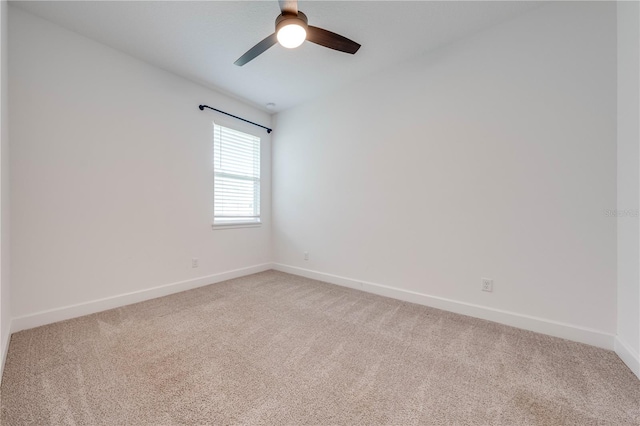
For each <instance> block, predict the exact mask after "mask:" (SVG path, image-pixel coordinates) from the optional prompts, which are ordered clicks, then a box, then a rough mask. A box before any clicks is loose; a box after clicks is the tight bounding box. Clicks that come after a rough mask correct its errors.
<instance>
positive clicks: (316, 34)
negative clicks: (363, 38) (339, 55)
mask: <svg viewBox="0 0 640 426" xmlns="http://www.w3.org/2000/svg"><path fill="white" fill-rule="evenodd" d="M307 40H309V41H310V42H312V43H315V44H319V45H320V46H324V47H328V48H329V49H333V50H339V51H340V52H345V53H351V54H352V55H353V54H354V53H356V52H357V51H358V49H360V45H359V44H358V43H356V42H355V41H353V40H349V39H348V38H346V37H343V36H341V35H340V34H336V33H332V32H331V31H327V30H323V29H322V28H318V27H314V26H312V25H309V28H308V29H307Z"/></svg>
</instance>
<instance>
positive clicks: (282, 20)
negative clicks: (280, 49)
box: [276, 12, 308, 33]
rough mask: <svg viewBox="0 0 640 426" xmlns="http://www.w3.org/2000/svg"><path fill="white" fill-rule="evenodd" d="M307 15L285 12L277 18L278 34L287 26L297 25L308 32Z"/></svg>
mask: <svg viewBox="0 0 640 426" xmlns="http://www.w3.org/2000/svg"><path fill="white" fill-rule="evenodd" d="M307 22H308V21H307V15H305V14H304V13H302V12H298V14H297V15H296V14H293V13H287V12H283V13H281V14H280V15H278V17H277V18H276V33H277V32H278V31H279V30H280V28H282V27H284V26H285V25H290V24H297V25H300V26H301V27H302V28H304V29H305V31H306V30H307V26H308V24H307Z"/></svg>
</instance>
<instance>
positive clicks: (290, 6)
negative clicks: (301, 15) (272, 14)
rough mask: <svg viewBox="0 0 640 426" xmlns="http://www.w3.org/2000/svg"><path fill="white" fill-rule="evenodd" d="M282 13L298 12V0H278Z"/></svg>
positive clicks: (295, 13)
mask: <svg viewBox="0 0 640 426" xmlns="http://www.w3.org/2000/svg"><path fill="white" fill-rule="evenodd" d="M278 3H279V4H280V11H281V12H282V13H285V12H286V13H292V14H294V15H297V14H298V0H278Z"/></svg>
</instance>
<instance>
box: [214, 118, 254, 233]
mask: <svg viewBox="0 0 640 426" xmlns="http://www.w3.org/2000/svg"><path fill="white" fill-rule="evenodd" d="M213 172H214V173H213V203H214V204H213V211H214V217H213V224H214V225H233V224H255V223H260V138H259V137H257V136H253V135H249V134H246V133H242V132H239V131H237V130H233V129H229V128H227V127H222V126H218V125H214V126H213Z"/></svg>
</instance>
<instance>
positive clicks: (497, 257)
mask: <svg viewBox="0 0 640 426" xmlns="http://www.w3.org/2000/svg"><path fill="white" fill-rule="evenodd" d="M615 113H616V7H615V4H609V3H582V2H581V3H557V4H549V5H545V6H543V7H541V8H539V9H537V10H534V11H532V12H531V13H528V14H526V15H523V16H522V17H519V18H517V19H515V20H512V21H510V22H507V23H505V24H502V25H500V26H498V27H494V28H492V29H490V30H487V31H485V32H483V33H480V34H477V35H476V36H474V37H472V38H469V39H465V40H463V41H460V42H458V43H456V44H453V45H450V46H447V47H443V48H441V49H439V50H438V51H435V52H433V53H431V54H428V55H426V56H423V57H420V58H417V59H415V60H413V61H411V62H407V63H404V64H402V65H399V66H397V67H395V68H393V69H389V70H387V71H385V72H383V73H380V74H376V75H374V76H372V77H370V78H368V79H365V80H363V81H361V82H359V83H358V84H355V85H352V86H350V87H345V88H344V89H343V90H341V91H338V92H336V93H332V94H329V95H327V96H325V97H324V98H322V99H320V100H317V101H314V102H310V103H308V104H305V105H303V106H300V107H296V108H293V109H291V110H288V111H285V112H282V113H280V114H278V115H277V117H276V120H275V121H276V122H277V123H276V127H277V129H276V130H277V131H276V132H275V133H274V135H275V136H274V147H273V215H274V228H273V229H274V257H275V261H276V262H278V263H279V264H281V265H285V266H280V268H281V269H283V270H289V271H297V273H302V274H307V275H310V276H316V277H323V278H325V279H329V280H332V281H333V282H336V283H343V284H346V285H349V284H351V285H354V286H356V287H358V286H360V287H362V288H364V289H366V290H370V291H377V292H380V293H383V294H391V295H395V296H400V297H404V298H406V299H407V300H416V301H419V302H423V303H426V304H432V305H434V306H441V307H445V308H447V309H452V310H457V311H459V312H464V313H470V314H472V315H477V316H481V317H486V318H490V319H494V320H498V321H502V322H506V323H510V324H513V325H518V326H521V327H524V328H530V329H535V330H538V331H544V332H548V333H550V334H556V335H561V336H562V337H567V338H573V339H575V340H580V341H585V342H588V343H593V344H597V345H600V346H604V347H610V348H612V347H613V335H614V334H615V332H616V220H615V219H614V218H611V217H607V216H606V215H605V210H607V209H615V208H616V114H615ZM303 251H308V252H309V260H308V261H305V260H303ZM291 267H293V268H291ZM295 268H303V269H295ZM481 277H489V278H493V279H494V280H495V284H494V292H493V293H485V292H481V291H480V278H481ZM344 278H348V279H344ZM363 282H364V284H363ZM381 286H388V287H392V288H386V287H381ZM398 290H402V291H398ZM423 295H427V297H425V296H423ZM428 296H433V297H428ZM484 308H486V309H484Z"/></svg>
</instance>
